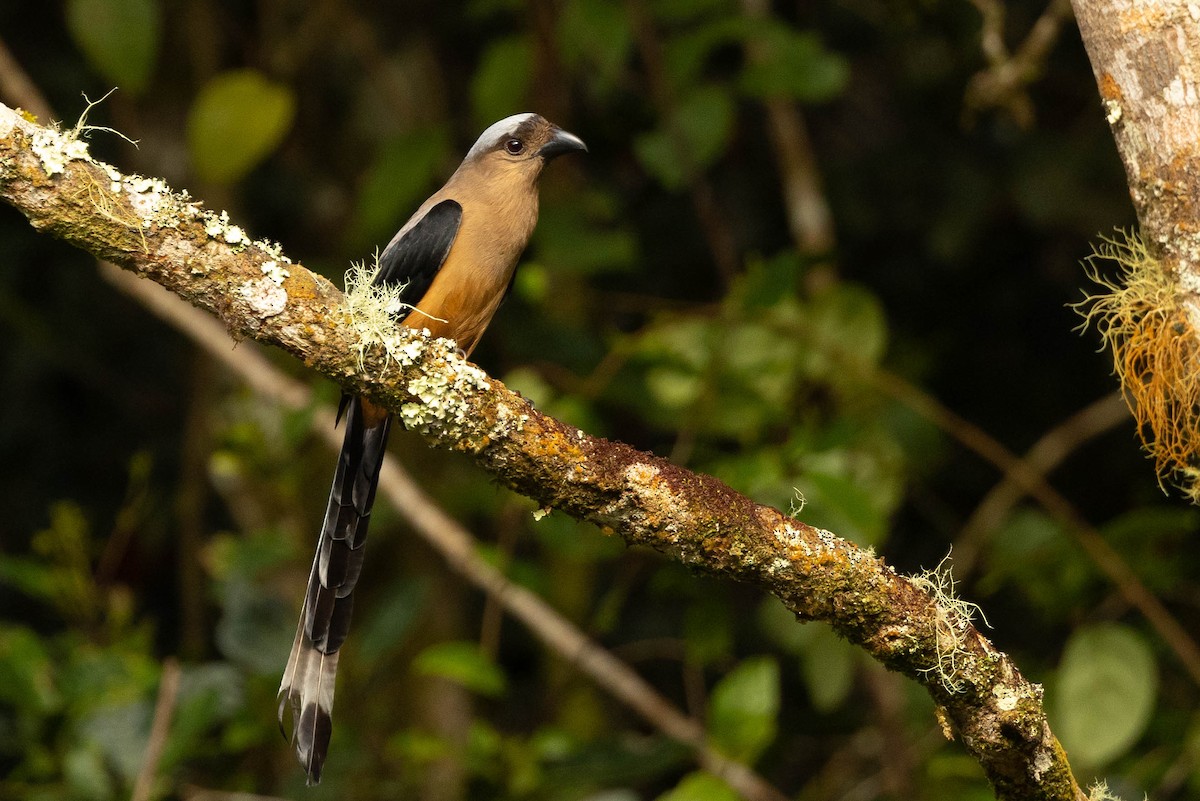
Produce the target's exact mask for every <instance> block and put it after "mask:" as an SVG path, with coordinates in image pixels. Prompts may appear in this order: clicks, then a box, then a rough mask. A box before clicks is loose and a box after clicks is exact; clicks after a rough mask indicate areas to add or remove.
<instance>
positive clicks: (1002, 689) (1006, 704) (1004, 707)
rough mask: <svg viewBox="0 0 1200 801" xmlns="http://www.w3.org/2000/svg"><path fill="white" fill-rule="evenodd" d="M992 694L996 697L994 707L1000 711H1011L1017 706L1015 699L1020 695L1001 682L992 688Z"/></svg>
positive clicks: (1018, 698)
mask: <svg viewBox="0 0 1200 801" xmlns="http://www.w3.org/2000/svg"><path fill="white" fill-rule="evenodd" d="M992 695H993V696H995V698H996V709H999V710H1000V711H1001V712H1011V711H1013V710H1014V709H1016V708H1017V701H1019V700H1020V697H1019V696H1018V695H1017V694H1016V693H1015V692H1013V690H1012V688H1011V687H1007V686H1005V685H1003V684H998V685H996V686H995V687H993V688H992Z"/></svg>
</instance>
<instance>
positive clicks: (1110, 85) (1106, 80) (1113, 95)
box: [1100, 72, 1124, 102]
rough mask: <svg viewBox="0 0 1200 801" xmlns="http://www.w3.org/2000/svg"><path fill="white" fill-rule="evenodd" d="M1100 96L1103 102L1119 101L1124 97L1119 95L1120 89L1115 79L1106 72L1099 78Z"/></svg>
mask: <svg viewBox="0 0 1200 801" xmlns="http://www.w3.org/2000/svg"><path fill="white" fill-rule="evenodd" d="M1100 96H1101V97H1103V98H1104V99H1105V100H1116V101H1118V102H1120V100H1121V99H1122V98H1123V97H1124V95H1123V94H1122V93H1121V87H1120V85H1118V84H1117V79H1116V78H1114V77H1113V76H1112V73H1111V72H1106V73H1104V74H1103V75H1102V76H1100Z"/></svg>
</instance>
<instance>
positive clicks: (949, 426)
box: [869, 370, 1200, 685]
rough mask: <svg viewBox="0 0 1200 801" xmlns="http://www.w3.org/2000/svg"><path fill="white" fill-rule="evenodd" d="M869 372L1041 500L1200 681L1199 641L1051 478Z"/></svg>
mask: <svg viewBox="0 0 1200 801" xmlns="http://www.w3.org/2000/svg"><path fill="white" fill-rule="evenodd" d="M869 375H870V377H871V381H872V383H874V384H875V385H876V386H878V387H879V388H880V389H882V390H884V391H885V392H887V393H888V394H889V395H891V396H892V397H894V398H896V399H897V400H899V401H901V402H902V403H904V404H905V405H906V406H908V407H909V408H910V409H912V410H913V411H915V412H917V413H918V414H920V415H921V416H922V417H924V418H926V419H927V420H930V421H931V422H933V423H934V424H935V425H937V426H938V427H939V428H941V429H942V430H943V431H945V432H947V433H948V434H950V435H951V436H953V437H954V438H955V439H957V440H958V441H959V442H961V443H962V444H963V445H965V446H966V447H967V448H969V449H971V450H972V451H974V452H975V453H976V454H978V455H979V456H981V457H983V458H984V459H986V460H987V461H989V462H991V463H992V464H993V465H995V466H996V467H997V468H999V469H1000V470H1001V471H1002V472H1003V473H1004V475H1005V477H1006V478H1007V479H1008V480H1010V481H1012V482H1013V484H1015V485H1016V486H1018V487H1020V488H1021V489H1022V490H1023V491H1024V492H1025V493H1027V494H1028V495H1029V496H1030V497H1032V498H1033V499H1034V500H1036V501H1037V502H1038V503H1039V504H1041V506H1042V508H1043V509H1045V510H1046V511H1047V512H1048V513H1049V514H1050V516H1051V517H1053V518H1055V519H1056V520H1057V521H1058V522H1059V523H1060V524H1061V525H1062V526H1063V528H1064V529H1065V530H1066V531H1067V533H1068V534H1070V535H1071V536H1072V537H1073V538H1074V539H1075V542H1076V543H1078V544H1079V546H1080V547H1081V548H1082V549H1083V551H1084V553H1086V554H1087V556H1088V558H1089V559H1091V561H1092V563H1093V564H1094V565H1095V566H1096V567H1097V568H1098V569H1099V570H1100V572H1101V573H1103V574H1104V575H1105V576H1107V577H1108V580H1109V581H1111V582H1112V583H1113V585H1114V586H1115V587H1116V588H1117V591H1118V592H1120V593H1121V595H1122V596H1123V597H1124V598H1125V600H1126V601H1128V602H1129V603H1130V604H1132V605H1133V606H1134V607H1135V608H1136V609H1137V610H1138V611H1140V612H1141V613H1142V615H1143V616H1144V617H1145V618H1146V620H1147V622H1149V623H1150V625H1151V627H1153V628H1154V630H1155V631H1157V632H1158V636H1159V637H1160V638H1161V639H1162V641H1163V643H1164V644H1165V645H1166V646H1167V647H1169V648H1170V649H1171V650H1172V651H1173V652H1174V653H1175V656H1176V657H1177V658H1178V659H1179V661H1180V663H1181V664H1182V665H1183V667H1184V669H1185V670H1186V671H1187V673H1188V675H1189V676H1190V677H1191V679H1192V681H1193V682H1195V683H1196V684H1197V685H1200V646H1197V644H1196V641H1195V640H1194V639H1193V638H1192V636H1191V635H1190V634H1189V633H1188V632H1187V630H1186V629H1184V628H1183V626H1181V625H1180V623H1179V621H1178V620H1176V619H1175V617H1174V616H1173V615H1172V614H1171V613H1170V611H1169V610H1168V609H1167V608H1166V607H1165V606H1164V605H1163V604H1162V602H1161V601H1159V600H1158V598H1157V597H1155V595H1154V593H1152V592H1150V590H1149V589H1148V588H1147V587H1146V585H1145V584H1144V583H1143V582H1142V580H1141V578H1139V577H1138V575H1137V574H1136V573H1135V572H1134V571H1133V569H1132V568H1131V567H1130V566H1129V564H1128V563H1127V562H1126V561H1125V560H1124V559H1123V558H1122V557H1121V555H1120V554H1119V553H1117V551H1116V550H1115V549H1114V548H1113V547H1112V546H1111V545H1109V544H1108V541H1107V540H1105V539H1104V537H1102V536H1101V535H1100V532H1099V531H1097V530H1096V528H1095V527H1094V526H1092V525H1091V524H1090V523H1088V521H1087V520H1086V519H1085V518H1084V517H1083V515H1082V514H1081V513H1080V512H1079V510H1077V509H1076V508H1075V506H1074V505H1073V504H1072V503H1071V502H1070V501H1069V500H1067V499H1066V497H1064V496H1063V495H1062V493H1060V492H1059V491H1058V490H1056V489H1054V487H1052V486H1051V485H1050V483H1049V482H1047V481H1046V478H1045V476H1043V475H1042V474H1041V473H1040V472H1038V471H1037V470H1035V469H1034V468H1032V467H1031V466H1030V465H1029V464H1027V463H1026V462H1025V461H1024V460H1022V459H1021V458H1020V457H1019V456H1017V455H1016V454H1015V453H1013V452H1012V451H1010V450H1009V449H1008V448H1007V447H1005V446H1004V445H1003V444H1001V443H1000V441H999V440H997V439H996V438H995V437H993V436H992V435H991V434H989V433H987V432H986V431H984V430H983V429H982V428H980V427H979V426H977V425H975V424H974V423H972V422H970V421H968V420H966V419H964V418H963V417H961V416H959V415H958V414H956V413H955V412H953V411H951V410H950V409H948V408H946V407H945V406H944V405H943V404H942V403H941V402H940V401H938V400H937V399H936V398H933V397H932V396H930V395H928V394H926V393H924V392H922V391H921V390H919V389H917V388H916V387H914V386H913V385H911V384H909V383H908V382H906V381H904V380H903V379H901V378H900V377H898V376H896V375H893V374H891V373H888V372H886V371H883V370H877V371H873V372H870V373H869Z"/></svg>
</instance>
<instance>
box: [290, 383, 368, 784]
mask: <svg viewBox="0 0 1200 801" xmlns="http://www.w3.org/2000/svg"><path fill="white" fill-rule="evenodd" d="M341 411H346V412H347V414H346V438H345V440H344V441H343V443H342V452H341V454H340V455H339V456H338V463H337V471H336V472H335V473H334V477H333V487H332V489H330V491H329V505H328V506H327V507H326V510H325V525H324V526H323V527H322V529H321V537H320V539H319V540H318V541H317V553H316V555H315V556H314V557H313V564H312V571H311V572H310V573H309V576H308V592H307V593H306V594H305V596H304V605H303V606H302V607H301V609H300V623H299V625H298V626H297V627H296V641H295V642H294V643H293V644H292V654H291V657H290V658H289V659H288V664H287V669H286V670H284V672H283V681H282V682H281V683H280V685H279V727H280V729H283V728H284V718H285V715H286V713H287V711H288V709H289V707H290V710H291V715H292V737H291V740H292V744H293V746H294V747H295V749H296V756H297V757H298V758H299V759H300V764H301V765H303V766H304V769H305V771H306V772H307V773H308V783H309V784H310V785H313V784H317V783H318V782H320V781H321V768H322V766H323V765H324V764H325V755H326V753H327V752H328V751H329V735H330V732H331V730H332V717H331V715H332V712H333V686H334V676H335V674H336V673H337V663H338V649H339V648H341V646H342V643H343V642H344V641H345V639H346V634H347V632H348V631H349V630H350V613H351V610H352V609H353V607H354V595H353V592H354V585H355V583H357V581H358V576H359V573H361V572H362V564H363V551H364V548H363V544H364V543H365V542H366V541H367V526H368V524H369V523H370V522H371V505H372V504H373V503H374V501H375V488H376V486H377V485H378V483H379V468H380V466H381V465H382V464H383V455H384V449H385V448H386V446H387V436H388V428H389V425H390V418H389V417H388V416H387V414H386V413H385V412H383V411H382V410H380V409H378V408H376V407H374V406H372V405H370V404H369V403H367V402H365V401H363V400H362V399H360V398H343V399H342V410H341Z"/></svg>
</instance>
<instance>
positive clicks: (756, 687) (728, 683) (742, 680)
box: [709, 656, 779, 763]
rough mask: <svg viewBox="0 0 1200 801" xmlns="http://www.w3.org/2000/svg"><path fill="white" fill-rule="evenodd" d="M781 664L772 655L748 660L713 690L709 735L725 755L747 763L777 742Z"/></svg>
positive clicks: (710, 704) (710, 705)
mask: <svg viewBox="0 0 1200 801" xmlns="http://www.w3.org/2000/svg"><path fill="white" fill-rule="evenodd" d="M778 714H779V665H778V663H776V661H775V660H774V659H772V658H771V657H768V656H762V657H754V658H751V659H747V660H745V661H744V662H742V663H741V664H740V665H738V666H737V667H736V668H734V669H733V670H732V671H731V672H730V673H729V674H728V675H727V676H725V678H723V679H721V681H720V682H718V683H717V686H716V687H714V688H713V693H712V700H711V701H710V703H709V736H710V737H712V740H713V742H714V744H715V745H716V746H717V747H718V748H719V749H720V750H721V751H723V752H724V753H726V754H728V755H729V756H731V757H733V758H734V759H738V760H741V761H743V762H746V763H753V761H754V760H755V759H756V758H757V757H758V756H759V755H760V754H761V753H762V752H763V750H764V749H765V748H766V747H767V746H768V745H770V744H771V741H772V740H774V739H775V729H776V722H775V719H776V716H777V715H778Z"/></svg>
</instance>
